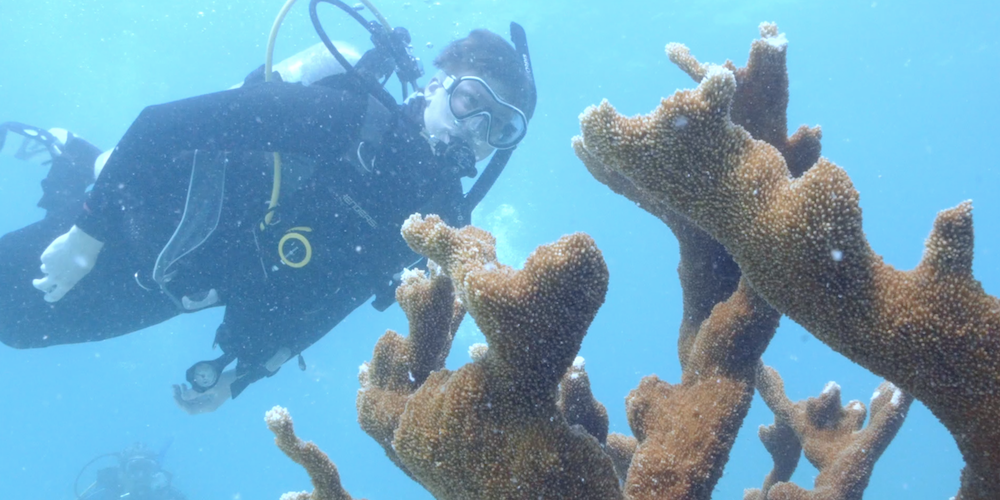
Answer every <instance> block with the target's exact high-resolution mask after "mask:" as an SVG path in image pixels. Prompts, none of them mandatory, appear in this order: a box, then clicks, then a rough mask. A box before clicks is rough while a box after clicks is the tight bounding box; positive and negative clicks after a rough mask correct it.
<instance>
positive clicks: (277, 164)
mask: <svg viewBox="0 0 1000 500" xmlns="http://www.w3.org/2000/svg"><path fill="white" fill-rule="evenodd" d="M361 3H363V4H364V5H365V7H367V8H368V10H370V11H371V12H372V14H373V15H374V16H375V18H376V19H378V22H380V23H382V26H385V29H387V30H391V29H392V27H390V26H389V21H388V20H386V18H385V17H384V16H383V15H382V13H381V12H379V11H378V9H376V8H375V6H374V5H372V3H371V2H370V1H369V0H361ZM292 5H295V0H286V1H285V5H284V6H282V7H281V11H279V12H278V17H276V18H274V24H273V25H271V33H270V34H269V35H268V37H267V53H266V54H264V81H265V82H270V81H271V79H272V76H271V73H272V69H271V68H272V67H273V62H274V42H275V40H277V39H278V29H279V28H281V23H282V21H284V20H285V16H286V15H288V11H290V10H292ZM273 154H274V184H273V185H272V186H271V199H270V200H269V201H268V202H267V213H266V214H264V222H261V223H260V229H261V231H263V230H264V228H265V227H267V226H269V225H271V220H272V219H274V211H275V209H276V208H278V198H280V196H281V153H279V152H278V151H275V152H274V153H273Z"/></svg>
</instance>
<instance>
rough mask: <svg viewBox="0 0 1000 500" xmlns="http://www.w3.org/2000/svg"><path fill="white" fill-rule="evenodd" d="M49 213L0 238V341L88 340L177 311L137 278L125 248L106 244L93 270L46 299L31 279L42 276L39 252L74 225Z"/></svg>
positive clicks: (36, 344)
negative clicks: (53, 299)
mask: <svg viewBox="0 0 1000 500" xmlns="http://www.w3.org/2000/svg"><path fill="white" fill-rule="evenodd" d="M72 224H73V220H72V219H71V218H68V217H58V216H47V217H46V218H45V219H43V220H41V221H39V222H36V223H34V224H32V225H30V226H27V227H25V228H23V229H20V230H17V231H14V232H12V233H9V234H7V235H5V236H3V237H2V238H0V342H3V343H4V344H7V345H9V346H11V347H16V348H33V347H45V346H49V345H55V344H71V343H78V342H90V341H95V340H102V339H106V338H111V337H117V336H119V335H124V334H126V333H130V332H134V331H136V330H140V329H142V328H145V327H147V326H150V325H154V324H156V323H160V322H162V321H165V320H167V319H169V318H171V317H173V316H174V315H176V314H177V312H178V310H177V307H176V306H175V305H174V304H173V302H172V301H171V300H170V299H169V298H167V297H166V296H165V295H164V294H162V293H160V292H159V290H153V291H147V290H145V289H143V288H142V287H140V286H139V285H138V283H136V281H135V279H134V277H133V275H134V273H135V272H136V271H137V270H138V266H137V264H135V263H134V259H131V258H130V256H129V253H130V252H129V251H128V249H127V248H122V247H120V246H117V245H108V246H106V247H105V248H104V249H103V251H102V252H101V256H100V257H99V258H98V260H97V264H96V265H95V266H94V269H93V271H91V272H90V274H88V275H87V276H85V277H84V278H83V279H82V280H80V282H79V283H78V284H77V285H76V287H74V288H73V290H71V291H70V292H69V293H68V294H66V296H65V297H63V298H62V300H60V301H59V302H56V303H48V302H46V301H45V300H43V298H42V293H41V292H39V291H38V290H36V289H35V288H34V287H33V286H32V284H31V280H32V279H35V278H40V277H42V273H41V271H40V270H39V264H40V261H39V256H40V255H41V254H42V251H43V250H45V247H46V246H47V245H48V244H49V243H51V242H52V240H53V239H54V238H56V237H57V236H59V235H60V234H63V233H65V232H66V231H68V230H69V228H70V227H71V226H72Z"/></svg>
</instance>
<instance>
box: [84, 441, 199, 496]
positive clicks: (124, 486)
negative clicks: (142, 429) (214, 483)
mask: <svg viewBox="0 0 1000 500" xmlns="http://www.w3.org/2000/svg"><path fill="white" fill-rule="evenodd" d="M112 458H113V459H115V460H116V462H117V463H116V464H115V465H113V466H109V467H104V468H101V469H98V470H97V473H96V474H95V479H94V481H93V482H92V483H91V484H90V485H89V486H87V488H85V489H84V490H83V491H82V492H81V491H80V478H81V477H83V475H84V473H85V472H87V470H88V469H90V467H91V466H92V465H93V464H95V463H98V462H100V461H101V460H107V459H112ZM162 459H163V452H161V453H154V452H153V451H152V450H150V449H149V448H147V447H146V446H145V445H143V444H142V443H136V444H134V445H132V446H130V447H128V448H126V449H125V450H123V451H121V452H118V453H107V454H104V455H99V456H97V457H95V458H94V459H93V460H91V461H90V462H87V464H86V465H84V466H83V468H82V469H80V473H79V474H77V476H76V481H75V482H74V483H73V494H74V495H75V498H76V499H77V500H119V499H122V498H127V499H129V500H185V496H184V495H183V494H182V493H181V492H180V491H178V490H177V488H174V486H173V484H172V483H173V474H171V473H169V472H167V471H165V470H163V468H162V467H161V466H160V463H161V462H162Z"/></svg>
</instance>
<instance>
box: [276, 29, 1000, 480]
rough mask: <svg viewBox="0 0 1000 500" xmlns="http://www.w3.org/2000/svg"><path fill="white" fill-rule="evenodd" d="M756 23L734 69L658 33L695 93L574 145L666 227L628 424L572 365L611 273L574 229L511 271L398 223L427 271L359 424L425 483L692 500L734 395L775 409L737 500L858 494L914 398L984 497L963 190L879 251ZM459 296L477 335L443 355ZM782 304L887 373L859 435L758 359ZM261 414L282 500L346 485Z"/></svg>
mask: <svg viewBox="0 0 1000 500" xmlns="http://www.w3.org/2000/svg"><path fill="white" fill-rule="evenodd" d="M760 32H761V39H759V40H757V41H755V42H754V43H753V46H752V48H751V51H750V58H749V62H748V64H747V67H745V68H736V67H735V66H734V65H733V64H732V63H731V62H728V61H727V62H726V63H725V64H723V65H721V66H719V65H712V64H702V63H699V62H698V61H697V60H696V59H695V58H694V57H693V56H692V55H691V54H690V52H689V51H688V49H687V48H686V47H684V46H683V45H680V44H670V45H668V46H667V54H668V56H669V57H670V59H671V60H672V61H673V62H674V63H675V64H677V65H678V66H679V67H680V68H681V69H682V70H684V71H685V72H686V73H688V74H689V75H690V76H691V77H692V78H693V79H694V80H695V81H696V82H698V87H697V88H696V89H694V90H687V91H678V92H676V93H675V94H674V95H673V96H671V97H670V98H668V99H664V100H663V101H662V102H661V103H660V105H659V107H657V109H655V110H654V111H653V112H652V113H651V114H649V115H645V116H639V117H632V118H628V117H624V116H621V115H619V114H618V113H617V112H616V111H615V109H614V108H613V107H612V106H611V105H610V104H609V103H607V102H603V103H601V104H600V105H598V106H595V107H591V108H588V109H587V110H586V111H585V112H584V113H583V114H582V115H581V117H580V125H581V129H582V133H581V136H579V137H576V138H574V139H573V147H574V149H575V151H576V154H577V156H578V157H579V158H580V159H581V160H582V162H583V164H584V165H585V166H586V168H587V169H588V170H589V171H590V172H591V174H592V175H593V176H594V178H596V179H597V180H598V181H600V182H602V183H603V184H605V185H607V186H608V187H609V188H610V189H612V190H613V191H615V192H616V193H619V194H621V195H623V196H625V197H627V198H628V199H630V200H632V201H634V202H636V203H637V204H638V205H639V206H640V207H642V208H643V209H644V210H646V211H648V212H650V213H652V214H653V215H655V216H657V217H658V218H660V219H661V220H662V221H663V222H664V223H665V224H666V225H667V226H669V227H670V229H671V230H672V231H673V232H674V234H675V235H676V236H677V238H678V240H679V242H680V253H681V263H680V266H679V274H680V280H681V285H682V288H683V291H684V297H683V300H684V303H683V307H684V314H683V317H684V319H683V322H682V324H681V326H680V335H679V339H678V347H679V349H678V351H679V355H680V361H681V367H682V370H683V375H682V378H681V381H680V383H677V384H671V383H668V382H665V381H663V380H660V379H658V378H657V377H656V376H648V377H646V378H644V379H643V380H642V381H641V383H640V384H639V387H637V388H636V389H634V390H633V391H632V392H631V393H630V394H629V395H628V397H627V398H626V412H627V415H628V421H629V425H630V427H631V429H632V432H633V434H634V437H630V436H624V435H621V434H617V433H612V434H608V417H607V412H606V411H605V408H604V406H603V405H602V404H601V403H600V402H598V401H596V400H595V399H594V398H593V396H592V395H591V392H590V381H589V379H588V376H587V373H586V371H585V367H584V363H583V360H582V358H577V351H578V350H579V348H580V344H581V342H582V340H583V337H584V335H586V333H587V328H588V327H589V325H590V323H591V321H592V320H593V318H594V316H595V315H596V314H597V311H598V309H599V308H600V306H601V304H602V303H603V302H604V296H605V293H606V291H607V284H608V271H607V267H606V266H605V263H604V259H603V257H602V255H601V252H600V250H598V249H597V247H596V245H595V244H594V241H593V240H592V239H591V238H590V237H589V236H587V235H585V234H580V233H578V234H573V235H570V236H565V237H563V238H561V239H560V240H559V241H557V242H556V243H553V244H550V245H545V246H542V247H539V248H538V249H536V250H535V252H534V253H533V254H532V255H531V257H529V258H528V260H527V262H526V263H525V265H524V268H523V269H522V270H514V269H512V268H510V267H508V266H506V265H503V264H501V263H498V262H496V251H495V248H494V246H495V240H494V239H493V237H492V236H491V235H490V234H489V233H487V232H485V231H483V230H480V229H477V228H475V227H466V228H463V229H453V228H450V227H448V226H447V225H445V224H444V223H443V222H442V221H441V220H440V219H439V218H437V217H436V216H433V215H432V216H428V217H421V216H419V215H414V216H411V217H410V219H409V220H408V221H407V223H406V224H405V225H404V226H403V237H404V238H405V239H406V241H407V242H408V243H409V244H410V246H411V248H413V249H414V250H415V251H417V252H418V253H420V254H422V255H424V256H427V257H429V258H430V259H431V261H433V262H434V263H435V265H434V266H431V267H432V268H431V273H430V275H429V276H428V275H426V274H424V273H422V272H414V273H409V274H407V276H406V278H405V281H404V283H403V284H402V285H401V286H400V287H399V289H398V290H397V292H396V297H397V299H398V301H399V303H400V306H401V307H402V308H403V310H404V311H405V312H406V314H407V317H408V319H409V323H410V325H409V327H410V333H409V336H407V337H402V336H400V335H398V334H397V333H395V332H393V331H391V330H390V331H388V332H386V334H385V335H383V336H382V338H381V339H380V340H379V341H378V344H377V345H376V346H375V352H374V354H373V356H372V360H371V362H370V363H367V364H366V365H365V366H364V367H363V369H362V371H361V373H360V379H361V386H362V388H361V390H360V391H359V393H358V400H357V404H358V418H359V421H360V423H361V426H362V428H363V429H364V430H365V431H366V432H367V433H368V434H369V435H371V436H372V437H373V438H374V439H375V440H376V441H378V443H379V444H381V445H382V446H383V447H384V448H385V452H386V454H387V455H388V456H389V458H391V459H392V460H393V462H394V463H395V464H396V465H397V466H399V468H400V469H402V470H403V471H405V472H406V473H407V474H408V475H409V476H410V477H412V478H413V479H414V480H416V481H418V482H419V483H420V484H421V485H423V486H424V487H425V488H426V489H427V490H428V491H430V492H431V493H432V494H433V495H434V496H435V497H436V498H439V499H472V498H475V499H511V498H525V499H527V498H532V499H534V498H573V499H601V500H605V499H633V500H639V499H654V498H658V499H662V498H692V499H695V498H697V499H707V498H710V497H711V494H712V490H713V488H714V487H715V484H716V482H717V481H718V479H719V477H720V476H721V475H722V470H723V467H724V466H725V464H726V462H727V461H728V459H729V451H730V448H731V447H732V445H733V442H734V440H735V437H736V432H737V431H738V429H739V428H740V427H741V426H742V424H743V419H744V417H745V416H746V414H747V410H748V408H749V405H750V401H751V398H752V396H753V392H754V390H757V391H760V394H761V396H762V397H763V399H764V401H765V402H766V403H767V406H768V407H769V408H770V409H771V410H772V411H773V412H774V424H771V425H768V426H763V427H761V429H760V438H761V441H762V442H763V444H764V446H765V447H766V448H767V450H768V451H769V452H770V453H771V455H772V456H773V458H774V468H773V470H772V471H771V473H770V474H768V476H767V477H766V478H765V479H764V483H763V486H762V488H760V489H749V490H747V491H746V493H745V499H747V500H758V499H770V500H778V499H789V500H794V499H860V498H861V497H862V493H863V491H864V488H865V486H866V485H867V484H868V479H869V477H870V475H871V473H872V468H873V466H874V464H875V461H876V460H878V458H879V456H880V455H881V454H882V452H883V451H884V450H885V449H886V447H887V446H888V444H889V443H890V442H891V440H892V439H893V437H894V436H895V434H896V432H897V431H898V430H899V428H900V426H901V425H902V422H903V420H904V418H905V417H906V412H907V410H908V409H909V406H910V403H911V402H912V401H913V398H916V399H918V400H920V401H921V402H923V403H924V404H926V405H927V407H928V408H929V409H930V410H931V411H932V412H933V413H934V414H935V415H936V416H937V417H938V418H939V419H940V420H941V422H942V423H943V424H944V425H945V426H946V427H947V428H948V429H949V430H950V431H951V433H952V435H953V436H954V437H955V440H956V441H957V443H958V447H959V450H960V451H961V452H962V455H963V457H964V458H965V462H966V466H965V469H964V470H963V472H962V478H961V489H960V491H959V492H958V495H957V497H956V498H960V499H966V500H967V499H995V498H1000V473H998V472H997V471H1000V427H998V426H997V425H995V422H996V421H997V420H998V419H1000V396H998V390H997V389H998V385H1000V365H998V363H997V362H996V359H995V357H994V356H995V353H997V352H1000V302H998V300H997V299H996V298H995V297H992V296H990V295H987V294H986V293H984V292H983V290H982V287H981V286H980V284H979V282H978V281H976V279H975V278H974V277H973V276H972V254H973V246H972V243H973V231H972V216H971V206H970V205H969V204H968V203H964V204H962V205H959V206H958V207H956V208H953V209H950V210H946V211H944V212H941V213H940V214H939V215H938V217H937V220H936V221H935V222H934V228H933V231H932V232H931V236H930V237H929V238H928V240H927V244H926V251H925V253H924V258H923V261H922V262H921V263H920V265H919V266H917V267H916V268H915V269H913V270H912V271H899V270H896V269H893V268H892V267H891V266H889V265H887V264H885V263H883V262H882V260H881V258H880V257H879V256H878V255H877V254H875V253H874V252H873V251H872V250H871V248H870V247H869V245H868V242H867V240H866V239H865V236H864V233H863V232H862V229H861V210H860V208H859V206H858V197H859V195H858V192H857V191H856V190H855V189H854V188H853V186H852V184H851V181H850V179H849V178H848V176H847V174H846V173H845V172H844V171H843V170H842V169H840V168H839V167H837V166H836V165H834V164H833V163H832V162H830V161H829V160H827V159H825V158H821V157H820V139H821V134H820V130H819V128H808V127H801V128H799V129H798V131H796V132H795V134H793V135H792V136H791V137H790V138H789V137H788V136H787V123H786V114H785V110H786V107H787V104H788V75H787V70H786V65H785V51H786V48H787V41H786V40H785V38H784V36H783V35H780V34H779V33H778V29H777V26H775V25H774V24H769V23H764V24H762V25H761V26H760ZM466 312H468V314H469V315H470V316H472V318H473V319H474V320H475V321H476V324H477V325H478V326H479V328H480V329H481V330H482V332H483V333H484V335H485V336H486V339H487V342H488V345H487V346H476V347H475V348H474V349H472V350H470V353H471V354H472V355H473V362H471V363H469V364H466V365H465V366H463V367H462V368H460V369H458V370H456V371H450V370H446V369H444V360H445V358H446V357H447V354H448V351H449V349H450V347H451V340H452V338H453V336H454V333H455V331H456V329H457V328H458V324H459V322H460V321H461V320H462V318H463V317H464V315H465V314H466ZM781 315H786V316H788V317H789V318H791V319H792V320H794V321H796V322H797V323H799V324H801V325H802V326H803V327H805V328H806V329H807V330H809V332H811V333H812V334H813V335H815V336H816V337H817V338H818V339H820V340H822V341H823V342H825V343H826V344H827V345H829V346H830V347H832V348H833V349H835V350H837V351H838V352H840V353H841V354H843V355H845V356H847V357H848V358H850V359H851V360H853V361H855V362H857V363H859V364H860V365H862V366H864V367H866V368H868V369H869V370H871V371H872V372H874V373H876V374H878V375H879V376H882V377H884V378H886V379H887V382H884V383H883V384H882V385H881V386H879V388H878V389H877V390H876V391H875V394H874V396H873V397H872V401H871V405H870V406H871V408H870V410H871V418H870V419H869V423H868V425H867V426H866V427H864V428H862V425H863V422H864V420H865V415H866V408H865V406H864V405H863V404H861V403H860V402H857V401H853V402H850V403H848V404H847V405H846V406H843V405H842V404H841V399H840V387H839V386H837V385H836V384H830V385H828V386H827V387H826V388H825V389H824V390H823V391H822V393H821V394H820V395H819V396H818V397H816V398H809V399H808V400H806V401H800V402H792V401H790V400H789V399H788V398H787V397H786V396H785V392H784V388H783V383H782V380H781V377H780V376H779V375H778V373H777V372H776V371H774V370H773V369H771V368H770V367H767V366H764V365H763V364H762V363H761V361H760V356H761V354H762V353H763V352H764V350H765V349H766V348H767V344H768V342H769V341H770V340H771V337H772V336H773V335H774V332H775V329H776V328H777V325H778V319H779V317H780V316H781ZM956 360H961V362H955V361H956ZM267 424H268V426H269V427H270V428H271V430H272V431H273V432H274V433H275V435H276V436H277V438H276V442H277V444H278V446H279V447H280V448H281V449H282V451H284V452H285V453H286V454H288V456H289V457H291V458H292V459H293V460H295V461H296V462H298V463H300V464H302V465H303V466H304V467H305V468H306V470H307V471H308V472H309V474H310V477H311V478H312V481H313V486H314V488H315V490H314V491H313V493H311V494H310V493H290V494H287V495H286V496H285V497H284V498H287V499H313V500H326V499H349V498H351V497H350V496H349V495H348V493H347V492H346V491H344V490H343V488H342V487H341V486H340V480H339V476H338V474H337V469H336V467H335V466H334V465H333V464H332V463H331V462H330V460H329V458H328V457H327V456H326V455H325V454H324V453H323V452H322V451H320V450H319V449H318V448H317V447H316V446H315V445H313V444H311V443H303V442H302V441H300V440H299V439H298V438H297V437H296V436H295V434H294V431H293V428H292V421H291V417H290V415H289V414H288V412H287V411H286V410H284V409H283V408H275V409H273V410H271V411H270V412H268V415H267ZM802 454H805V456H806V458H807V459H808V460H809V461H810V462H811V463H812V464H813V465H815V466H816V468H817V469H818V470H819V475H818V476H817V477H816V480H815V484H814V485H813V489H812V490H805V489H803V488H802V487H800V486H797V485H795V484H792V483H790V482H788V481H789V479H790V477H791V475H792V472H793V471H794V470H795V467H796V465H797V464H798V462H799V458H800V455H802Z"/></svg>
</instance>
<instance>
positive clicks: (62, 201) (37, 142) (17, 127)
mask: <svg viewBox="0 0 1000 500" xmlns="http://www.w3.org/2000/svg"><path fill="white" fill-rule="evenodd" d="M0 151H3V152H5V153H8V154H11V155H13V156H14V157H15V158H18V159H21V160H25V161H29V162H32V163H38V164H41V165H51V167H50V168H49V173H48V175H47V176H46V177H45V179H43V180H42V199H41V200H40V201H39V202H38V206H39V207H41V208H44V209H45V210H46V216H49V215H55V216H57V217H67V216H72V217H75V216H76V215H77V214H79V212H80V210H81V209H82V207H83V202H84V199H85V197H86V192H87V186H89V185H91V184H93V183H94V179H95V174H94V163H95V161H96V160H97V157H98V156H100V154H101V150H100V149H98V148H97V146H94V145H93V144H91V143H89V142H87V141H85V140H83V139H82V138H80V137H77V136H76V135H75V134H73V133H72V132H68V131H66V130H63V129H51V130H44V129H41V128H38V127H33V126H31V125H25V124H23V123H17V122H6V123H0Z"/></svg>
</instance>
